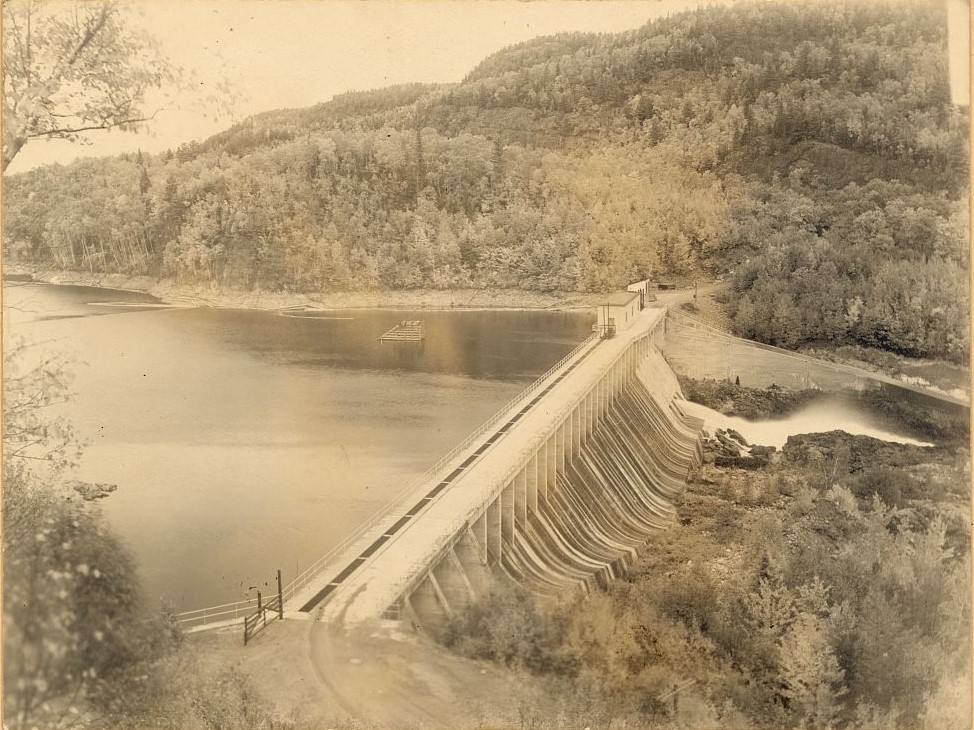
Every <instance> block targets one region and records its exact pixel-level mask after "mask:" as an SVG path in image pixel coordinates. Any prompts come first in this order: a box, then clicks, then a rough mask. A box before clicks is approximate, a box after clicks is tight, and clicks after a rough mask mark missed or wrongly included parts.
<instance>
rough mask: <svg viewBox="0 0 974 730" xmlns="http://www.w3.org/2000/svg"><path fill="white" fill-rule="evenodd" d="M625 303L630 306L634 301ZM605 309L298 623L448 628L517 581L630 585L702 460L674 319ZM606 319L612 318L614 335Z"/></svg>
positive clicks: (416, 495) (313, 598)
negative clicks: (399, 622)
mask: <svg viewBox="0 0 974 730" xmlns="http://www.w3.org/2000/svg"><path fill="white" fill-rule="evenodd" d="M623 298H625V297H623ZM640 306H641V301H640V300H638V299H637V300H634V301H631V300H627V302H626V303H625V305H624V306H618V307H616V308H615V309H614V311H609V310H608V309H607V310H606V312H605V317H604V319H605V322H606V323H607V324H606V328H607V327H611V328H612V329H611V331H610V332H607V331H606V328H603V329H602V330H601V332H600V334H599V335H595V336H593V337H592V338H590V339H589V340H586V342H584V343H583V344H582V345H581V346H579V347H578V348H577V349H576V350H575V351H574V352H573V353H572V354H571V355H570V356H569V357H567V358H566V359H565V360H564V361H562V363H559V365H558V366H556V368H554V369H553V370H552V371H551V372H550V373H549V374H547V375H546V376H545V377H543V378H542V379H541V380H540V381H538V382H537V383H535V385H534V386H532V388H530V389H528V391H526V392H525V393H524V394H522V396H521V397H519V399H517V400H516V401H515V402H514V403H513V404H511V406H510V408H509V409H508V410H507V411H506V412H502V413H500V414H498V416H497V417H495V418H494V419H492V421H491V422H490V423H489V424H487V427H485V428H483V429H481V432H478V434H477V435H476V436H475V437H474V438H471V439H468V440H467V442H465V444H464V445H462V448H460V449H458V450H455V451H456V453H455V454H452V455H451V457H450V458H449V459H447V460H445V461H444V462H443V463H442V464H441V465H440V466H439V467H438V468H437V469H435V470H434V472H433V473H431V474H430V475H429V478H428V479H427V480H426V481H425V483H424V484H421V485H419V486H418V488H417V489H415V490H411V491H410V493H408V494H406V495H404V496H403V498H402V499H401V500H399V504H400V505H401V506H400V508H399V509H395V508H394V509H392V510H391V511H390V512H389V513H388V514H386V515H384V516H383V517H382V519H380V520H378V521H377V522H376V523H375V524H374V525H372V526H371V527H370V529H368V530H367V531H365V532H364V533H363V534H361V535H360V536H359V537H358V539H356V540H355V541H354V542H353V543H352V544H349V545H347V546H346V548H345V549H344V550H343V551H342V553H341V554H340V555H336V556H334V558H333V559H330V560H328V561H327V564H325V565H323V566H322V567H321V569H320V570H318V571H317V572H316V573H315V575H314V576H310V577H309V579H308V580H307V581H306V582H305V584H304V585H300V586H293V587H289V589H288V590H287V591H286V592H285V596H284V598H285V617H288V616H290V617H294V618H299V617H305V618H312V617H317V618H320V619H321V620H323V621H328V622H335V623H343V624H345V625H354V624H357V623H360V622H363V621H367V620H369V619H374V618H379V617H385V618H398V619H403V620H407V621H410V622H412V623H413V624H414V625H417V626H421V627H423V628H424V629H429V630H433V631H435V630H436V629H437V628H438V627H439V626H441V625H442V623H443V622H444V621H445V620H446V619H447V618H448V617H449V616H451V615H452V614H453V613H454V612H456V611H458V610H462V609H463V607H465V606H466V605H468V604H469V603H470V602H471V601H473V600H474V599H475V598H476V597H477V596H479V595H483V594H484V593H485V592H486V591H487V590H488V589H489V587H490V585H491V583H492V582H493V581H495V580H498V579H500V580H510V581H513V582H514V583H516V584H519V585H522V586H524V587H526V588H528V589H529V590H531V591H533V592H536V593H540V594H548V595H563V594H565V593H566V592H570V591H573V590H576V591H577V590H581V591H585V590H588V589H589V588H591V587H593V586H595V585H599V584H604V583H605V582H606V581H608V580H610V579H612V578H615V577H619V576H620V575H622V574H623V573H624V572H625V570H626V569H627V568H628V566H629V565H630V564H631V562H632V560H633V559H634V557H635V556H636V555H637V552H638V550H639V548H640V547H641V546H642V545H643V544H645V542H646V541H647V539H648V538H649V537H650V535H651V533H652V532H653V531H655V530H658V529H660V528H662V527H664V526H666V525H667V524H669V523H670V522H671V521H672V520H673V519H674V515H675V509H674V505H673V500H674V498H675V497H676V496H677V494H678V493H679V492H680V491H681V490H682V489H683V487H684V484H685V482H686V478H687V475H688V473H689V470H690V469H691V468H692V467H693V466H694V465H696V464H697V463H699V461H700V459H701V442H700V435H699V431H700V427H701V423H700V422H699V421H698V420H696V419H694V418H692V417H689V416H687V415H686V414H685V413H684V412H683V410H682V409H681V405H680V404H681V401H682V395H681V393H680V389H679V384H678V382H677V379H676V376H675V375H674V373H673V371H672V370H670V368H669V366H668V365H667V363H666V361H665V360H664V359H663V357H662V355H661V352H660V348H661V344H662V336H663V329H664V327H665V322H666V320H665V310H663V309H641V308H640ZM602 321H603V316H602V314H600V322H602Z"/></svg>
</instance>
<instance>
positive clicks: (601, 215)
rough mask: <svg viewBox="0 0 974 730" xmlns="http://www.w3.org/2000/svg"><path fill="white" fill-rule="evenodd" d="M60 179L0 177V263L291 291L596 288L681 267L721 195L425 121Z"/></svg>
mask: <svg viewBox="0 0 974 730" xmlns="http://www.w3.org/2000/svg"><path fill="white" fill-rule="evenodd" d="M64 173H65V171H62V170H60V169H58V168H45V169H43V170H39V171H37V172H35V173H32V174H31V175H29V176H21V177H18V178H14V179H12V180H11V181H10V183H9V185H8V190H9V193H8V196H7V198H6V211H7V218H6V221H5V234H6V236H7V240H8V242H9V243H8V251H9V252H10V254H11V258H12V259H14V260H26V261H33V262H51V263H53V264H54V265H56V266H59V267H62V268H69V269H83V270H91V271H112V272H117V271H121V272H126V273H133V274H143V273H149V274H156V275H166V276H172V277H174V278H176V279H179V280H181V281H190V282H215V283H218V284H221V285H225V286H234V287H246V288H261V289H272V290H276V289H289V290H292V291H322V290H345V289H376V288H391V289H409V288H417V287H434V288H449V287H460V286H467V287H488V286H494V287H512V288H523V289H530V290H541V291H548V290H553V289H559V290H577V289H595V290H599V289H611V288H613V287H616V286H619V285H620V284H621V283H623V282H626V281H628V280H631V279H632V278H634V277H644V276H647V275H649V273H650V272H652V271H660V270H666V271H670V272H689V271H692V270H694V269H695V268H696V267H697V266H698V265H699V261H702V260H703V259H704V258H705V257H706V256H707V255H708V250H709V249H710V248H712V247H714V246H715V244H716V240H717V233H718V229H719V220H720V216H721V214H722V206H723V203H722V200H723V197H724V194H723V192H722V185H721V183H720V181H719V179H718V178H717V177H716V176H715V175H713V174H711V173H693V172H685V171H682V170H680V169H679V167H678V166H677V165H675V164H674V163H673V162H672V161H671V160H670V159H669V158H668V156H667V155H664V154H662V153H660V152H654V151H650V152H649V153H647V154H643V153H642V151H641V150H632V149H630V148H626V147H623V146H612V147H608V148H605V149H602V150H591V151H585V152H583V153H580V154H578V155H573V156H568V155H562V154H558V153H555V152H551V151H547V150H543V149H535V148H525V147H521V146H518V145H508V146H505V147H502V146H500V145H499V144H497V143H495V142H492V141H491V140H489V139H487V138H485V137H481V136H475V135H469V134H462V135H460V136H458V137H453V138H449V137H444V136H442V135H440V134H439V133H438V132H436V131H435V130H432V129H430V128H425V129H423V130H420V131H407V132H400V131H397V130H395V129H392V128H391V127H386V128H383V129H380V130H379V131H378V132H376V133H371V132H363V131H354V132H341V131H332V132H328V133H322V134H320V135H318V136H316V137H314V138H312V139H305V140H301V141H295V142H287V143H281V144H278V145H276V146H273V147H269V148H261V149H260V150H258V151H255V152H251V153H249V154H247V155H245V156H243V157H239V158H237V157H233V156H230V155H227V154H224V153H219V154H218V153H216V152H209V153H201V154H198V155H196V156H193V157H189V156H187V157H186V159H185V160H180V158H179V153H178V152H177V153H176V154H175V155H173V156H172V157H171V158H166V157H163V158H161V159H160V158H153V159H150V158H149V157H147V156H142V155H138V156H129V157H127V158H116V159H105V160H86V161H81V162H78V163H76V164H75V165H73V166H72V167H70V168H68V174H64ZM610 186H611V187H612V188H613V194H612V195H609V194H608V193H607V189H608V187H610ZM41 190H43V195H42V194H41V193H40V191H41ZM14 199H16V204H15V203H14V202H13V201H14Z"/></svg>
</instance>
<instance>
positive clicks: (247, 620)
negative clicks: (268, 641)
mask: <svg viewBox="0 0 974 730" xmlns="http://www.w3.org/2000/svg"><path fill="white" fill-rule="evenodd" d="M268 613H270V614H271V618H270V620H271V622H273V621H274V619H275V617H276V618H279V619H281V620H283V619H284V591H283V590H282V588H281V571H280V570H278V571H277V595H276V596H274V597H273V598H272V599H270V600H269V601H267V603H264V601H263V599H262V596H261V595H260V591H257V610H256V611H254V612H253V613H252V614H250V615H249V616H244V646H247V642H248V641H250V640H251V639H252V638H254V637H255V636H257V634H259V633H260V632H261V631H263V630H264V629H266V628H267V614H268ZM275 614H276V616H275Z"/></svg>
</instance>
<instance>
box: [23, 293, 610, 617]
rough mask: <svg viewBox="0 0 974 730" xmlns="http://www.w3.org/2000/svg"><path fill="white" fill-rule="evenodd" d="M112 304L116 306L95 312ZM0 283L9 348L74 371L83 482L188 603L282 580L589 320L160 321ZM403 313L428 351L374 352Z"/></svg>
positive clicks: (234, 317) (146, 564) (127, 297)
mask: <svg viewBox="0 0 974 730" xmlns="http://www.w3.org/2000/svg"><path fill="white" fill-rule="evenodd" d="M104 302H117V303H121V304H118V305H113V306H101V305H100V304H99V303H104ZM154 302H155V300H153V299H152V298H151V297H148V296H145V295H140V294H132V293H127V292H118V291H106V290H100V289H92V288H86V287H55V286H47V285H35V284H31V285H15V286H4V305H5V312H4V324H5V336H14V337H17V336H22V337H24V338H26V339H27V340H29V341H31V342H43V343H45V344H44V345H43V347H44V348H45V349H46V350H47V351H49V352H51V351H56V352H62V353H65V354H66V355H67V356H69V357H70V358H72V359H73V360H75V361H76V364H75V365H74V370H75V372H76V379H75V382H74V390H75V392H76V397H75V398H74V400H73V401H72V402H71V403H70V404H68V405H67V406H65V409H64V413H65V414H66V415H67V416H68V417H69V418H70V419H71V421H72V422H73V423H74V424H75V425H76V427H77V429H78V431H79V433H80V435H81V436H82V437H83V438H85V439H87V440H89V441H90V445H89V447H88V449H87V450H86V452H85V456H84V459H83V463H82V466H81V468H80V471H79V474H78V476H79V478H82V479H86V480H90V481H98V482H110V483H115V484H117V485H118V491H116V492H115V493H114V494H112V495H111V496H110V497H109V498H108V499H106V500H104V502H103V503H102V508H103V510H104V512H105V515H106V517H107V518H108V519H109V521H110V522H111V523H112V525H113V526H114V527H115V529H116V531H117V532H118V533H120V534H121V535H122V537H123V538H124V540H125V541H126V542H127V544H128V545H129V547H130V548H131V549H132V552H133V553H134V554H135V555H136V557H137V558H138V560H139V563H140V565H141V567H142V574H143V578H144V581H145V584H146V586H147V588H148V591H149V594H150V595H151V596H165V597H166V598H167V599H168V600H170V601H171V602H172V603H173V604H174V605H175V606H176V607H177V609H179V610H182V609H188V608H197V607H201V606H204V605H211V604H215V603H221V602H224V601H232V600H237V599H239V598H244V597H247V596H252V595H253V591H252V590H250V587H251V586H255V585H258V584H264V583H269V582H271V581H272V578H273V576H274V571H275V570H276V569H277V568H281V569H282V570H283V572H284V576H285V580H288V579H289V578H290V577H291V576H293V575H294V574H295V573H296V572H297V571H299V570H301V569H303V567H304V566H307V565H308V564H309V563H311V562H313V561H314V560H316V559H317V558H318V557H320V556H321V555H322V554H323V553H324V552H326V551H327V550H328V549H329V548H331V547H332V546H334V545H335V544H337V543H338V542H340V541H341V540H342V538H343V537H345V536H346V535H348V534H349V533H351V532H352V531H354V530H355V528H356V527H357V526H358V525H360V524H361V523H362V522H364V521H365V520H366V519H367V518H368V517H369V516H371V515H372V514H373V513H374V512H375V511H376V510H377V509H379V508H380V507H381V506H382V505H384V504H386V503H387V502H388V501H389V500H390V499H392V498H394V497H395V496H396V495H397V494H399V493H400V492H401V491H402V490H403V488H404V487H405V486H406V485H407V484H408V483H409V481H410V480H411V479H412V478H414V477H415V476H417V475H418V474H420V473H422V472H423V471H424V470H425V469H426V468H427V467H429V466H430V465H431V464H432V463H433V462H435V461H436V460H437V459H438V458H439V457H440V456H441V455H443V454H444V453H445V452H447V451H449V450H450V448H452V446H453V445H455V444H456V443H457V442H458V441H460V440H461V439H462V438H463V437H464V436H466V435H467V434H468V433H470V432H471V431H473V430H474V429H476V428H477V426H478V425H479V424H480V423H482V422H483V421H484V420H486V419H487V418H488V417H489V416H490V415H492V414H493V413H494V412H495V411H496V410H498V409H499V408H500V407H501V406H502V405H503V404H504V403H505V402H507V401H508V400H509V399H510V398H512V397H514V396H515V395H516V394H517V393H518V392H520V391H521V390H522V389H523V388H524V387H525V386H526V385H527V384H528V383H530V381H531V380H533V379H534V378H536V377H537V376H539V375H540V374H541V373H543V372H544V371H545V370H547V369H548V368H549V367H550V366H551V365H553V364H554V363H555V362H557V361H558V360H559V359H560V358H561V357H562V356H564V355H565V354H566V353H567V352H568V351H569V350H571V349H572V348H573V347H574V346H575V345H576V344H577V343H578V342H580V341H581V340H582V339H584V338H585V337H586V336H587V335H588V334H589V332H590V329H591V324H592V321H593V316H592V315H590V314H587V313H585V312H571V313H569V312H537V311H456V312H452V311H450V312H446V311H444V312H429V311H424V312H408V311H400V310H396V311H392V310H347V311H335V312H326V313H321V314H319V315H318V316H315V317H289V316H282V315H278V314H275V313H271V312H254V311H244V310H217V309H159V308H156V307H153V306H152V305H153V303H154ZM402 319H423V320H425V322H426V332H427V340H426V342H425V343H424V344H423V345H418V344H415V343H400V344H380V343H379V342H378V341H377V338H378V337H379V336H380V335H381V334H382V333H383V332H385V331H386V330H388V329H389V328H390V327H392V326H393V325H395V324H396V323H397V322H398V321H399V320H402Z"/></svg>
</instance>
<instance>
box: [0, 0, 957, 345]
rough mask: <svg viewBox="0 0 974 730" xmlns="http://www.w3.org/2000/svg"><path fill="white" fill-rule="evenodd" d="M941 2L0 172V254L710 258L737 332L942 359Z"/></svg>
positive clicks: (310, 267) (220, 275)
mask: <svg viewBox="0 0 974 730" xmlns="http://www.w3.org/2000/svg"><path fill="white" fill-rule="evenodd" d="M967 130H968V121H967V112H966V111H965V110H962V109H959V108H957V107H956V106H953V105H952V104H951V103H950V99H949V93H948V73H947V53H946V13H945V10H944V8H943V7H941V6H940V5H939V4H927V3H892V4H881V3H862V4H820V3H808V4H798V3H786V4H767V3H762V4H760V5H758V4H733V5H730V4H728V5H725V6H719V7H707V8H702V9H699V10H695V11H690V12H685V13H680V14H678V15H674V16H672V17H668V18H665V19H661V20H657V21H654V22H651V23H648V24H647V25H645V26H644V27H642V28H640V29H638V30H634V31H630V32H626V33H621V34H612V35H596V34H578V33H575V34H563V35H558V36H553V37H548V38H540V39H536V40H533V41H529V42H525V43H522V44H520V45H517V46H514V47H511V48H508V49H505V50H503V51H500V52H498V53H496V54H494V55H492V56H490V57H489V58H487V59H485V60H484V61H483V62H482V63H481V64H480V65H479V66H477V67H476V68H474V69H473V70H472V71H471V72H470V73H469V74H468V76H467V78H465V79H464V80H463V81H462V82H461V83H459V84H455V85H443V86H433V85H423V84H414V85H407V86H399V87H394V88H389V89H382V90H377V91H368V92H355V93H347V94H343V95H340V96H337V97H335V98H334V99H332V100H331V101H329V102H326V103H323V104H320V105H317V106H315V107H311V108H308V109H301V110H280V111H274V112H268V113H265V114H261V115H257V116H255V117H252V118H250V119H248V120H246V121H244V122H242V123H240V124H237V125H235V126H233V127H232V128H230V129H228V130H226V131H225V132H222V133H220V134H218V135H215V136H214V137H211V138H210V139H208V140H205V141H203V142H201V143H189V144H186V145H183V146H180V147H179V148H178V149H176V150H172V151H168V152H166V153H164V154H161V155H155V156H149V155H143V154H141V153H140V154H137V155H123V156H120V157H115V158H102V159H88V160H81V161H78V162H76V163H74V164H72V165H69V166H63V167H62V166H50V167H45V168H41V169H37V170H34V171H31V172H29V173H24V174H21V175H16V176H9V177H7V178H5V180H4V188H5V190H4V193H5V195H4V215H5V225H4V251H5V253H6V255H7V257H8V261H12V262H21V263H25V264H30V265H38V266H48V267H57V268H61V269H77V270H84V271H95V272H97V271H105V272H122V273H130V274H149V275H153V276H162V277H171V278H173V279H176V280H178V281H182V282H187V283H194V284H214V285H218V286H228V287H236V288H244V289H260V290H265V291H266V290H287V291H301V292H320V291H335V290H351V289H410V288H441V289H442V288H457V287H475V288H480V287H497V288H521V289H528V290H540V291H556V290H557V291H605V290H611V289H614V288H616V287H619V286H621V285H623V284H625V283H627V282H628V281H630V280H634V279H637V278H642V277H646V276H649V277H653V278H656V279H661V278H667V279H675V280H683V281H687V282H689V281H691V280H693V279H697V278H701V277H707V276H715V275H722V274H729V273H732V274H733V278H732V291H733V296H731V297H729V298H728V302H727V304H728V307H729V309H730V310H731V314H732V315H733V317H734V322H735V326H736V328H737V330H738V332H739V333H740V334H742V335H745V336H748V337H752V338H755V339H760V340H764V341H767V342H771V343H774V344H779V345H784V346H788V347H796V346H801V345H806V344H808V345H819V344H842V343H857V344H862V345H867V346H872V347H879V348H883V349H887V350H891V351H894V352H898V353H901V354H904V355H911V356H932V357H941V358H949V359H953V360H956V361H966V359H967V356H968V352H969V334H968V331H967V324H966V319H967V317H966V312H967V301H968V285H967V280H968V274H967V267H968V255H967V240H968V235H969V232H968V214H967V210H968V190H967V174H968V131H967Z"/></svg>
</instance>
